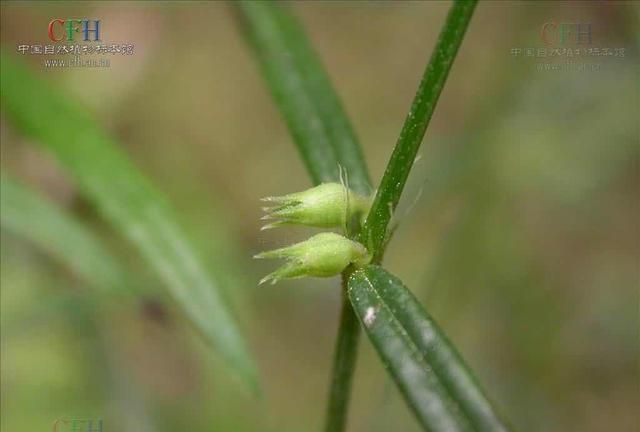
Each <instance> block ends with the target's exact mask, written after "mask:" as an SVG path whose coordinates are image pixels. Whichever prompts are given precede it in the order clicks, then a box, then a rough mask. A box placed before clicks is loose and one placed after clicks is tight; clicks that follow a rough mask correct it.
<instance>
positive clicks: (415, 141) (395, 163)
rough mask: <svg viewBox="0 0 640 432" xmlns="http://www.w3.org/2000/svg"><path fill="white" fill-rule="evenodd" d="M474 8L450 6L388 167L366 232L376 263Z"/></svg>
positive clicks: (463, 2) (468, 3)
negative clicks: (388, 226)
mask: <svg viewBox="0 0 640 432" xmlns="http://www.w3.org/2000/svg"><path fill="white" fill-rule="evenodd" d="M475 6H476V0H456V1H455V2H454V4H453V6H451V10H450V11H449V14H448V16H447V20H446V22H445V24H444V27H443V28H442V31H441V32H440V37H439V38H438V42H437V43H436V46H435V48H434V50H433V54H432V55H431V59H430V60H429V64H428V65H427V68H426V69H425V71H424V74H423V77H422V81H421V82H420V86H419V87H418V91H417V92H416V96H415V98H414V99H413V104H412V105H411V109H410V111H409V114H408V115H407V119H406V120H405V122H404V126H403V127H402V131H401V132H400V137H399V138H398V142H397V143H396V146H395V148H394V149H393V154H392V155H391V159H390V160H389V163H388V164H387V168H386V170H385V172H384V176H383V177H382V181H381V182H380V187H379V188H378V191H377V193H376V196H375V199H374V202H373V205H372V206H371V210H370V212H369V216H368V217H367V220H366V222H365V227H364V230H363V231H364V232H363V234H364V235H363V238H364V239H365V244H366V245H367V247H368V248H369V250H370V251H371V252H372V253H373V255H374V262H379V261H380V259H381V258H382V254H383V249H384V243H385V238H386V232H387V225H388V224H389V221H390V220H391V215H392V213H393V211H394V210H395V208H396V206H397V205H398V201H400V195H402V190H403V189H404V185H405V183H406V182H407V177H409V172H410V171H411V167H412V166H413V162H414V161H415V158H416V155H417V153H418V148H419V147H420V144H421V143H422V139H423V138H424V134H425V132H426V131H427V126H428V125H429V121H430V120H431V116H432V114H433V111H434V109H435V107H436V104H437V102H438V98H439V96H440V93H441V92H442V88H443V87H444V83H445V81H446V79H447V76H448V75H449V71H450V70H451V65H452V64H453V60H454V59H455V57H456V54H457V53H458V48H459V47H460V44H461V43H462V39H463V38H464V34H465V31H466V30H467V26H468V25H469V21H470V20H471V16H472V15H473V11H474V9H475Z"/></svg>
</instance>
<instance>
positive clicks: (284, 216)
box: [254, 183, 371, 284]
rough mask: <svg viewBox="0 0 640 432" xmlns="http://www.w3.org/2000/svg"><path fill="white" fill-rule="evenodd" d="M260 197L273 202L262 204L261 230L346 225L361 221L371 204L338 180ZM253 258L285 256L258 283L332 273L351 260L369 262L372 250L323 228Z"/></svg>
mask: <svg viewBox="0 0 640 432" xmlns="http://www.w3.org/2000/svg"><path fill="white" fill-rule="evenodd" d="M263 201H266V202H269V203H271V204H273V206H271V207H264V208H263V210H264V211H265V212H266V215H265V216H264V217H263V218H262V219H263V220H267V221H269V223H268V224H267V225H265V226H264V227H262V229H263V230H265V229H271V228H276V227H279V226H283V225H306V226H312V227H319V228H338V227H343V228H346V226H347V225H348V224H349V223H350V222H351V221H352V220H353V218H357V220H358V221H360V222H361V221H362V219H363V218H364V217H365V216H366V214H367V212H368V211H369V207H370V206H371V199H370V198H368V197H364V196H362V195H359V194H357V193H355V192H353V191H351V190H350V189H349V188H347V187H346V186H344V185H342V184H339V183H322V184H320V185H318V186H316V187H313V188H311V189H307V190H305V191H302V192H296V193H292V194H289V195H284V196H279V197H267V198H263ZM254 258H283V259H286V260H287V262H286V263H285V264H284V265H283V266H282V267H280V268H278V269H277V270H276V271H274V272H273V273H271V274H269V275H267V276H265V277H264V278H262V280H260V283H261V284H262V283H265V282H271V283H272V284H275V283H276V282H278V281H279V280H281V279H287V278H300V277H305V276H316V277H329V276H335V275H337V274H339V273H341V272H342V271H343V270H344V269H345V268H346V267H347V266H348V265H350V264H354V265H355V266H357V267H361V266H364V265H366V264H368V263H369V262H370V261H371V254H370V253H369V251H368V250H367V249H366V248H365V247H364V246H363V245H362V244H360V243H358V242H355V241H353V240H349V239H348V238H346V237H344V236H341V235H340V234H336V233H333V232H324V233H320V234H316V235H314V236H313V237H311V238H309V239H308V240H305V241H303V242H300V243H296V244H293V245H291V246H287V247H284V248H280V249H275V250H272V251H267V252H262V253H259V254H257V255H255V256H254Z"/></svg>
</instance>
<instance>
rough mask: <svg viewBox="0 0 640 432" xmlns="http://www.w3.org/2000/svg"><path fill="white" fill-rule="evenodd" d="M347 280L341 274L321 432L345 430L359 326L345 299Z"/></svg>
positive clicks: (346, 277)
mask: <svg viewBox="0 0 640 432" xmlns="http://www.w3.org/2000/svg"><path fill="white" fill-rule="evenodd" d="M348 280H349V275H348V273H347V272H345V273H344V274H343V277H342V312H341V314H340V324H339V327H338V336H337V338H336V345H335V351H334V357H333V371H332V375H331V390H330V391H329V402H328V404H327V416H326V424H325V429H324V430H325V432H341V431H343V430H344V428H345V424H346V422H347V411H348V407H349V397H350V395H351V382H352V381H353V372H354V371H355V365H356V359H357V357H358V341H359V339H360V322H359V321H358V318H357V317H356V314H355V312H354V310H353V307H352V306H351V302H350V301H349V297H348V296H347V281H348Z"/></svg>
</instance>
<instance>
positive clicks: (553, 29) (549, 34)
mask: <svg viewBox="0 0 640 432" xmlns="http://www.w3.org/2000/svg"><path fill="white" fill-rule="evenodd" d="M540 38H541V39H542V42H544V44H545V45H591V23H557V22H555V21H549V22H546V23H544V24H542V28H541V29H540Z"/></svg>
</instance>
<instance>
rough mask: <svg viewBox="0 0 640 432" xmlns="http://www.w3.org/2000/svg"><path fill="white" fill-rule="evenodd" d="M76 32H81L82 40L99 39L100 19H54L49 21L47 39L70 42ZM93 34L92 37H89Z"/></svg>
mask: <svg viewBox="0 0 640 432" xmlns="http://www.w3.org/2000/svg"><path fill="white" fill-rule="evenodd" d="M76 33H82V35H83V36H84V37H83V39H82V40H84V41H85V42H88V41H91V40H93V41H99V40H101V39H100V20H88V19H71V18H67V19H66V20H64V19H59V18H58V19H54V20H51V22H50V23H49V39H51V40H52V41H53V42H60V41H61V40H66V41H68V42H71V41H73V40H74V37H75V35H76ZM89 35H91V36H93V39H91V38H90V37H89Z"/></svg>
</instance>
